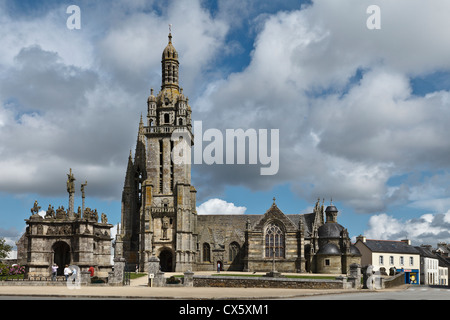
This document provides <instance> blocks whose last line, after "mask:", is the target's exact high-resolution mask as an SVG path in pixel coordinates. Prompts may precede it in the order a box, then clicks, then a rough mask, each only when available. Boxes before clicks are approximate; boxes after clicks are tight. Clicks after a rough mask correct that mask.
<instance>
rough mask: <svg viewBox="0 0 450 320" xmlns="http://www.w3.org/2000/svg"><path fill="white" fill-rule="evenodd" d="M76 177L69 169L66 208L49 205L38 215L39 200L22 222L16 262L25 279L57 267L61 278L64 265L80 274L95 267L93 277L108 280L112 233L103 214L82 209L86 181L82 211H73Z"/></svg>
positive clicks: (43, 273)
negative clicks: (21, 268)
mask: <svg viewBox="0 0 450 320" xmlns="http://www.w3.org/2000/svg"><path fill="white" fill-rule="evenodd" d="M75 180H76V179H75V177H74V175H73V173H72V169H70V173H69V174H68V175H67V192H68V193H69V207H68V209H67V210H66V209H65V208H64V206H59V207H58V208H57V209H56V210H55V208H54V206H52V205H51V204H49V205H48V209H47V211H46V212H45V215H43V214H42V215H40V214H39V212H40V209H41V207H40V206H39V204H38V201H35V202H34V205H33V208H31V216H30V217H29V219H25V222H26V224H27V227H26V231H25V233H24V234H23V235H22V237H21V238H20V240H19V241H18V242H17V259H18V263H19V264H21V265H24V266H25V270H26V273H27V275H28V276H33V275H43V276H49V275H50V274H51V266H52V265H53V264H54V263H55V264H57V265H58V267H59V268H58V272H57V274H58V275H63V270H64V266H65V265H76V266H78V267H79V268H80V270H81V271H87V270H88V269H89V267H91V266H92V267H94V269H95V271H96V275H97V276H99V277H107V276H108V272H110V271H112V265H111V241H112V238H111V231H110V229H111V228H112V227H113V225H112V224H108V220H107V217H106V215H105V214H104V213H102V214H101V215H100V222H99V214H98V212H97V209H94V210H92V209H90V208H84V203H85V202H84V197H85V194H84V188H85V186H86V184H87V182H85V183H84V184H82V185H81V190H82V197H83V209H81V208H80V207H78V210H77V212H75V211H74V195H75V182H74V181H75Z"/></svg>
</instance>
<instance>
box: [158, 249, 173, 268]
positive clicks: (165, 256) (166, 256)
mask: <svg viewBox="0 0 450 320" xmlns="http://www.w3.org/2000/svg"><path fill="white" fill-rule="evenodd" d="M159 265H160V267H161V271H162V272H173V255H172V251H171V250H169V249H164V250H162V251H161V253H160V254H159Z"/></svg>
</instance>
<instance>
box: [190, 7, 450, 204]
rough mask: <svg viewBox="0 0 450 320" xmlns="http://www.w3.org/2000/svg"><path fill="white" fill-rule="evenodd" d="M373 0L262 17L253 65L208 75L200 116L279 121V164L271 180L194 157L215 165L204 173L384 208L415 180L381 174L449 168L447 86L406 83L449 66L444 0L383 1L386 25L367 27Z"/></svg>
mask: <svg viewBox="0 0 450 320" xmlns="http://www.w3.org/2000/svg"><path fill="white" fill-rule="evenodd" d="M370 4H372V3H370V2H368V1H367V2H365V1H362V2H358V3H357V4H355V2H354V1H350V0H348V1H339V2H336V1H314V3H313V5H311V6H309V7H307V8H305V9H303V10H298V11H290V12H279V13H277V14H273V15H269V16H267V17H266V19H265V20H264V22H263V23H262V24H261V29H260V32H259V33H258V35H257V37H256V40H255V44H254V45H255V47H254V50H253V52H252V56H251V58H252V59H251V62H250V64H249V66H248V67H247V68H246V69H244V70H243V71H242V72H238V73H234V74H231V75H230V76H228V77H227V78H226V79H220V80H218V81H216V82H214V83H211V84H209V87H208V88H209V90H206V91H205V92H204V95H203V96H201V97H199V99H198V100H197V102H198V105H199V106H200V108H201V111H202V112H201V114H198V116H199V117H201V118H202V119H200V120H203V126H206V125H207V124H208V125H209V126H211V127H216V128H223V129H225V128H244V129H247V128H256V129H258V128H279V129H280V137H281V139H280V144H281V145H280V170H279V173H278V174H277V175H276V176H273V177H271V179H270V180H268V179H264V178H263V177H260V176H258V175H257V174H255V175H253V176H251V175H250V174H249V173H247V172H244V169H242V170H241V168H239V167H236V166H235V167H233V168H227V167H218V166H216V167H215V168H214V170H212V169H211V168H207V167H203V168H195V170H198V171H199V172H201V173H202V174H203V175H204V176H208V177H210V180H209V181H202V183H203V182H204V183H205V184H208V183H212V182H214V183H215V184H216V185H217V184H222V185H224V184H227V183H229V184H240V185H245V186H247V187H249V188H255V189H258V188H259V189H263V188H270V187H271V186H274V185H276V184H279V183H286V182H290V183H292V184H293V185H294V189H295V190H296V191H297V193H298V194H299V195H300V196H301V197H306V198H308V199H309V200H310V201H314V199H315V198H316V197H317V195H321V196H331V195H333V197H334V198H336V199H339V200H340V201H343V203H345V204H346V205H350V206H352V208H354V209H355V210H356V211H359V212H380V211H382V210H385V209H386V205H387V204H389V202H390V201H397V202H400V201H407V200H409V201H414V200H413V199H410V198H409V197H408V195H407V193H408V192H411V190H413V189H412V188H411V187H412V185H411V186H409V187H410V188H404V187H401V186H395V187H396V188H393V186H388V185H387V183H388V181H389V179H390V177H392V176H393V175H401V174H405V173H406V174H409V173H411V172H416V171H427V170H431V171H433V170H436V169H437V170H449V169H450V162H449V161H448V159H450V153H449V152H450V151H449V150H450V143H449V140H448V139H447V137H448V136H449V135H450V128H449V127H448V125H447V123H446V122H447V120H446V119H448V118H449V117H450V104H449V98H448V97H449V92H448V91H440V92H434V93H431V94H429V95H426V96H424V97H421V96H415V95H413V94H412V87H411V83H410V81H411V77H412V76H414V75H426V74H428V73H431V72H434V71H436V70H437V69H438V70H449V69H450V62H449V60H448V58H447V57H448V56H449V54H450V46H449V45H448V44H447V43H444V42H442V41H441V40H440V39H443V38H445V37H446V35H445V32H446V31H445V30H448V28H450V22H449V20H448V19H447V18H446V14H445V13H443V12H445V11H446V10H448V9H450V3H447V2H443V1H439V2H436V3H434V5H433V6H427V8H426V9H424V5H423V1H395V2H392V1H381V2H380V4H379V6H380V7H381V15H382V29H381V30H374V31H371V30H368V29H367V27H366V19H367V18H368V15H367V13H366V8H367V7H368V6H369V5H370ZM405 10H406V11H405ZM405 12H406V13H405ZM433 12H435V14H433ZM431 17H433V18H431ZM411 18H414V19H413V20H411ZM425 19H427V21H429V22H430V24H426V25H422V24H420V23H417V21H423V20H425ZM412 35H414V36H412ZM431 51H432V52H431ZM411 52H414V55H412V54H411ZM417 52H419V54H416V53H417ZM195 106H196V104H193V110H194V111H195ZM232 170H235V171H234V172H235V173H234V174H232V172H233V171H232ZM439 174H440V173H439ZM416 183H418V184H420V182H416Z"/></svg>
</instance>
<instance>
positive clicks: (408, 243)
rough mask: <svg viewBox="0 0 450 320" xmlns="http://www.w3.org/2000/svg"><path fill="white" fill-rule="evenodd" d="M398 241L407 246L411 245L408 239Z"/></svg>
mask: <svg viewBox="0 0 450 320" xmlns="http://www.w3.org/2000/svg"><path fill="white" fill-rule="evenodd" d="M400 241H401V242H404V243H406V244H407V245H409V246H410V245H411V240H409V239H402V240H400Z"/></svg>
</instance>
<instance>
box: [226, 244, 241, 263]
mask: <svg viewBox="0 0 450 320" xmlns="http://www.w3.org/2000/svg"><path fill="white" fill-rule="evenodd" d="M228 249H229V257H228V258H229V261H234V259H236V257H237V256H238V254H239V244H238V243H237V242H232V243H230V247H229V248H228Z"/></svg>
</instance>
